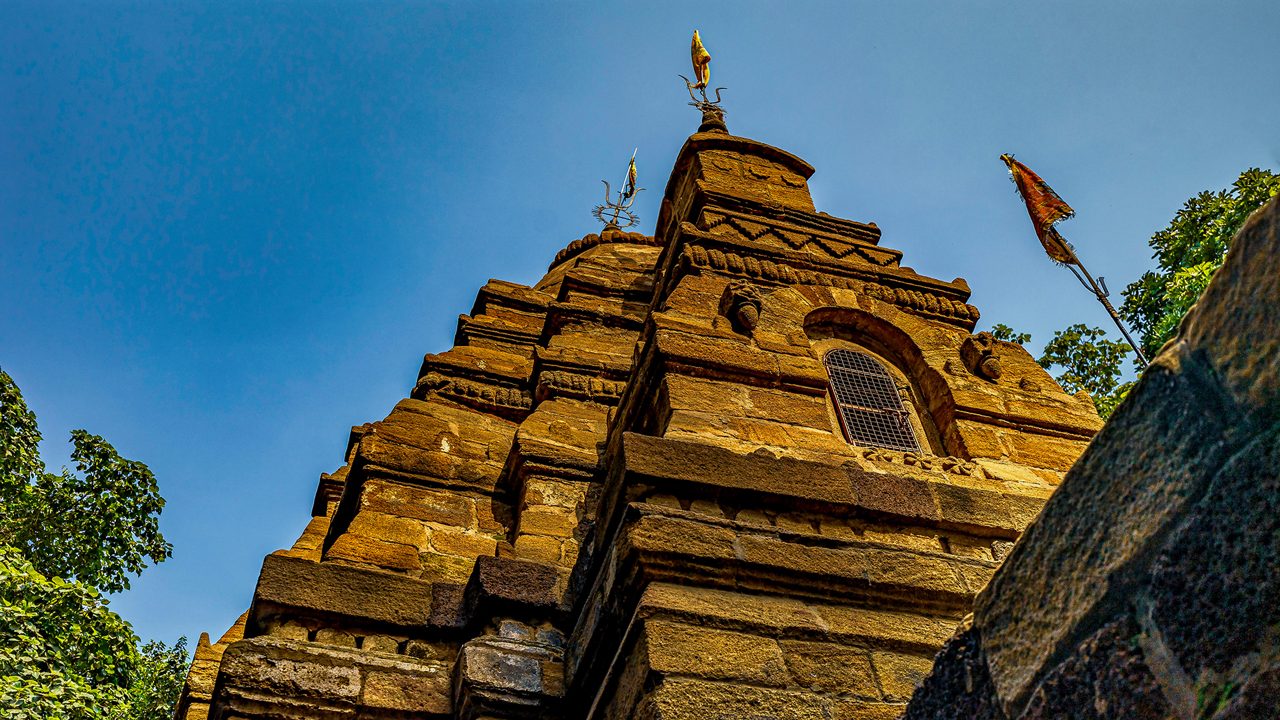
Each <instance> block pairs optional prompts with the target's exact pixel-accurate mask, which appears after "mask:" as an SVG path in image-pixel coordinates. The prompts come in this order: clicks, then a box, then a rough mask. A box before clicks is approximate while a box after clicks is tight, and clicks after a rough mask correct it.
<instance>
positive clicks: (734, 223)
mask: <svg viewBox="0 0 1280 720" xmlns="http://www.w3.org/2000/svg"><path fill="white" fill-rule="evenodd" d="M698 227H699V229H701V230H704V231H706V232H710V233H712V234H713V235H728V236H730V237H736V238H741V239H745V240H752V241H766V242H768V241H773V242H778V243H781V244H783V245H785V246H786V247H789V248H791V249H792V250H805V251H808V252H816V253H818V254H820V255H825V256H827V257H830V258H834V259H837V260H843V259H845V258H848V257H850V256H853V255H856V256H857V257H859V258H861V259H862V260H864V261H866V262H868V263H870V264H872V265H876V266H879V267H888V266H891V265H893V264H894V263H895V262H896V260H897V257H896V256H895V254H893V253H886V252H885V251H883V250H879V249H878V248H874V246H870V247H868V246H863V245H860V244H858V243H855V242H851V241H848V240H844V239H841V238H839V237H836V236H831V235H823V234H821V233H817V232H814V231H812V230H809V229H806V228H800V227H794V226H784V225H780V224H777V223H765V222H761V221H760V220H759V219H758V218H748V217H740V216H737V215H730V214H726V213H717V212H711V211H707V212H704V213H703V214H702V217H701V218H700V219H699V222H698Z"/></svg>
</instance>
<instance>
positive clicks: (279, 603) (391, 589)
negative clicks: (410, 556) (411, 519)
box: [250, 555, 432, 627]
mask: <svg viewBox="0 0 1280 720" xmlns="http://www.w3.org/2000/svg"><path fill="white" fill-rule="evenodd" d="M431 601H432V592H431V586H430V585H428V584H426V583H423V582H420V581H417V580H412V579H410V578H405V577H397V576H395V575H390V574H387V573H379V572H374V571H370V570H362V569H359V568H351V567H344V566H342V565H337V564H332V563H318V562H311V561H308V560H302V559H298V558H290V557H283V556H280V555H268V556H267V558H266V560H264V561H263V563H262V573H261V574H260V575H259V576H258V588H257V590H255V591H254V609H253V612H251V613H250V624H251V625H253V624H255V623H257V622H259V620H258V619H257V618H258V617H259V616H260V614H261V613H266V612H272V613H274V612H279V611H280V610H279V609H288V611H290V612H293V613H302V614H306V615H310V614H317V615H322V616H327V615H337V616H346V617H350V618H362V619H366V620H367V621H370V622H375V623H385V624H387V625H391V626H398V627H414V626H420V625H425V624H427V622H428V621H429V619H430V617H431Z"/></svg>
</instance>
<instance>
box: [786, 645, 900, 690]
mask: <svg viewBox="0 0 1280 720" xmlns="http://www.w3.org/2000/svg"><path fill="white" fill-rule="evenodd" d="M780 645H781V646H782V652H783V654H784V656H785V657H786V662H787V669H788V670H790V671H791V680H792V681H793V682H794V683H795V684H797V685H799V686H800V687H803V688H808V689H810V690H814V691H817V692H828V693H836V694H839V695H847V696H852V697H857V698H865V699H870V700H879V699H880V691H879V689H878V688H877V687H876V680H875V674H874V673H873V672H872V670H871V657H870V655H869V654H868V653H867V651H866V649H864V648H858V647H849V646H845V645H837V644H834V643H818V642H804V641H798V640H784V641H782V642H781V643H780Z"/></svg>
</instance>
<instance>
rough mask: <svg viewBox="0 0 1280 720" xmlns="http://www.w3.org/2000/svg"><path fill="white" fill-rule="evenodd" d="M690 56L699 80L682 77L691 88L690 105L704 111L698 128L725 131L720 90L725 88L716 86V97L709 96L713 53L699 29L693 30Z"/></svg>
mask: <svg viewBox="0 0 1280 720" xmlns="http://www.w3.org/2000/svg"><path fill="white" fill-rule="evenodd" d="M689 56H690V59H691V60H692V61H693V76H694V77H695V78H696V79H697V82H693V81H691V80H689V78H687V77H685V76H683V75H681V76H680V79H681V80H684V84H685V87H686V88H688V90H689V99H690V100H692V101H693V102H691V103H689V104H690V105H692V106H694V107H696V108H698V109H699V110H701V111H702V126H701V127H699V128H698V131H699V132H708V131H725V132H727V131H728V130H727V128H726V127H725V125H724V108H721V107H720V91H721V90H724V88H722V87H720V88H716V89H715V93H716V99H715V100H712V99H711V98H709V97H707V86H708V84H709V83H710V82H711V53H709V52H707V48H706V47H704V46H703V44H702V36H701V35H699V34H698V31H697V30H694V31H693V42H692V43H691V44H690V46H689ZM694 90H697V91H698V95H701V98H699V96H698V95H694V94H693V91H694Z"/></svg>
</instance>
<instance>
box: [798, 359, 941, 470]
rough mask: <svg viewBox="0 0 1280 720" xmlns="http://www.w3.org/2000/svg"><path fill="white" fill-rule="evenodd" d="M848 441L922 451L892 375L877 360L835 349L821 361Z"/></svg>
mask: <svg viewBox="0 0 1280 720" xmlns="http://www.w3.org/2000/svg"><path fill="white" fill-rule="evenodd" d="M822 362H823V364H825V365H826V366H827V377H829V378H830V379H831V396H832V397H833V398H834V399H835V403H836V409H837V410H839V411H840V412H839V415H840V424H841V426H842V427H843V428H844V435H845V438H846V439H847V440H848V441H849V442H850V443H853V444H854V445H866V446H871V447H880V448H888V449H890V450H904V451H908V452H920V443H919V442H918V441H917V440H916V433H915V430H913V429H912V427H911V416H910V415H909V414H908V413H907V411H906V409H905V408H903V406H902V398H901V396H899V395H898V387H897V385H896V384H895V383H894V382H893V376H892V375H890V374H889V371H888V370H886V369H885V368H884V366H883V365H881V364H880V363H879V362H878V361H877V360H876V359H875V358H873V357H871V356H870V355H868V354H866V353H861V352H854V351H853V350H832V351H831V352H828V353H827V354H826V355H825V356H824V357H823V358H822Z"/></svg>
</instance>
